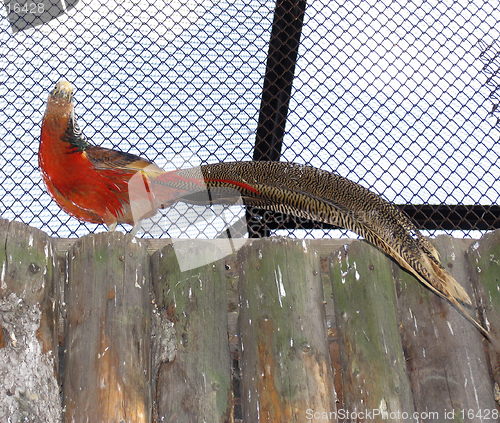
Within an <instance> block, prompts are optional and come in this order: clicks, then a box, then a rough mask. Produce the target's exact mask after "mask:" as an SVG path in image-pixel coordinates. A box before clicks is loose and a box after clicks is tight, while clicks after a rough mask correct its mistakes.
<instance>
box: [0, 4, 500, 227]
mask: <svg viewBox="0 0 500 423" xmlns="http://www.w3.org/2000/svg"><path fill="white" fill-rule="evenodd" d="M274 3H275V2H274V1H267V2H264V1H256V0H254V1H250V0H249V1H248V5H245V3H243V2H241V1H239V2H230V3H228V2H220V1H218V2H213V3H212V2H211V1H198V2H195V1H191V0H188V1H186V2H183V1H181V0H176V1H170V2H161V1H160V2H159V1H151V2H150V3H148V2H146V1H140V2H132V1H124V2H116V3H114V2H106V5H104V4H103V2H98V1H92V2H90V1H86V0H82V1H81V2H80V3H78V4H77V6H76V9H74V10H71V11H70V12H69V13H68V15H67V16H62V17H59V18H58V19H56V20H54V21H51V22H50V23H48V24H45V25H43V26H41V27H37V28H34V29H30V30H28V31H26V32H24V33H17V34H14V35H13V34H12V32H11V30H10V28H9V27H8V21H7V20H6V19H5V11H3V12H2V13H3V14H2V15H1V16H2V17H3V19H2V20H1V21H0V142H1V143H2V152H3V153H2V155H1V157H0V169H2V170H0V181H1V183H0V197H1V198H2V204H1V207H2V209H1V215H2V217H4V218H7V219H16V220H22V221H24V222H26V223H28V224H30V225H32V226H36V227H40V228H42V229H43V230H45V231H47V232H48V233H49V234H50V235H55V233H56V232H57V236H61V237H64V236H69V235H72V236H75V235H78V236H81V235H84V234H85V233H88V231H89V230H94V229H95V225H80V224H79V223H78V222H77V221H76V220H74V219H72V218H69V217H68V216H66V215H65V214H64V213H62V212H60V211H59V210H58V208H57V206H56V205H55V203H53V202H52V201H51V200H50V199H49V197H48V195H47V194H46V193H45V191H44V187H43V184H42V182H41V177H40V175H39V173H38V171H37V157H36V154H37V151H38V137H39V134H40V125H41V119H42V116H43V111H44V109H45V102H46V98H47V95H48V92H49V90H50V89H51V88H52V87H53V85H54V84H55V82H57V81H58V80H59V79H60V78H65V79H68V80H70V81H71V82H72V83H74V85H75V86H76V87H77V92H76V96H75V98H76V102H77V105H76V112H77V115H78V117H79V122H80V126H81V127H82V129H83V131H84V134H85V135H86V136H87V137H89V138H90V139H91V141H92V142H93V143H95V144H98V145H103V146H106V147H116V148H120V149H122V150H125V151H129V152H131V153H134V154H141V155H142V156H145V157H147V158H148V159H150V160H153V161H155V162H156V163H158V164H159V165H160V166H163V167H164V168H166V169H174V168H177V167H188V166H196V165H198V164H200V163H202V162H217V161H234V160H249V159H251V156H252V153H253V151H252V147H253V145H254V142H255V130H256V127H257V120H258V112H259V107H260V96H261V92H262V83H263V75H264V71H265V65H266V55H267V44H268V41H269V36H270V28H271V24H272V19H273V12H274ZM498 3H499V2H498V1H494V2H486V1H484V2H483V1H477V2H474V4H472V3H471V2H466V1H464V0H460V1H430V2H414V3H412V2H406V1H403V0H400V1H399V2H398V1H385V2H383V1H378V0H373V1H365V0H363V1H357V2H351V1H344V2H332V1H327V0H314V1H309V2H308V5H307V9H306V18H305V22H304V29H303V33H302V38H301V46H300V49H299V59H298V63H297V69H296V78H295V81H294V90H293V94H292V101H291V104H290V113H289V120H288V122H287V127H286V129H287V134H286V136H285V145H284V151H283V160H285V161H294V162H298V163H309V164H312V165H314V166H316V167H321V168H324V169H327V170H331V171H334V172H336V173H339V174H341V175H343V176H347V177H349V178H350V179H352V180H354V181H356V182H359V183H361V184H362V185H364V186H366V187H368V188H371V189H372V190H373V191H375V192H377V193H379V194H382V195H383V196H384V197H385V198H386V199H388V200H390V201H394V202H396V203H405V202H409V203H411V202H413V203H417V204H420V203H431V204H438V203H448V204H457V203H464V204H474V203H481V204H497V203H498V198H499V193H500V181H499V180H498V175H500V168H499V164H498V158H499V156H500V145H499V142H498V141H499V139H500V133H499V131H498V128H494V127H493V124H494V123H495V122H496V117H493V116H491V115H489V114H488V112H489V111H490V110H491V107H492V104H491V103H490V102H489V101H487V100H486V98H487V96H488V95H489V88H487V87H484V83H485V81H486V76H485V75H483V74H482V73H481V69H482V66H483V65H482V63H481V62H480V60H479V59H478V57H479V53H480V50H479V47H478V44H477V43H478V40H479V39H482V40H484V41H486V42H487V43H488V44H489V43H490V42H492V41H493V40H497V39H500V34H499V30H498V29H499V28H500V23H499V21H500V8H499V4H498ZM54 216H55V217H54ZM174 219H175V218H174ZM61 222H63V225H62V224H61ZM68 228H69V229H68ZM99 230H102V228H101V229H99ZM170 232H171V233H169V235H170V236H177V235H178V234H179V232H175V231H174V230H173V228H171V231H170Z"/></svg>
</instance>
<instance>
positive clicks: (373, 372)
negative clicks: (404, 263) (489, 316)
mask: <svg viewBox="0 0 500 423" xmlns="http://www.w3.org/2000/svg"><path fill="white" fill-rule="evenodd" d="M331 272H332V281H333V298H334V301H335V314H336V321H337V329H338V335H339V343H340V356H341V363H342V376H343V387H344V398H345V407H346V408H345V409H344V410H342V411H343V413H344V415H347V414H348V413H350V416H351V419H352V421H370V422H371V421H374V422H379V421H387V420H389V421H393V422H404V421H407V417H406V416H410V417H411V416H412V414H413V412H414V408H413V399H412V396H411V390H410V384H409V380H408V377H407V375H406V372H405V370H406V369H405V360H404V354H403V350H402V346H401V342H400V337H399V330H398V320H397V311H396V310H397V308H396V295H395V289H394V282H393V278H392V269H391V260H390V259H388V258H387V257H386V256H385V255H384V254H383V253H382V252H380V251H379V250H377V249H375V248H373V247H371V246H370V245H369V244H367V243H366V242H364V241H356V242H352V243H351V244H350V245H349V246H346V247H345V248H342V249H340V250H338V252H337V253H335V254H333V255H332V261H331ZM339 411H340V410H339ZM352 413H356V414H352ZM360 413H363V414H360ZM369 413H370V414H369ZM385 413H387V414H385ZM339 414H340V413H339ZM356 419H358V420H356ZM347 421H350V420H349V419H347Z"/></svg>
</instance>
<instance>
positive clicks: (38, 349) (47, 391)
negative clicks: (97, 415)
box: [0, 219, 61, 422]
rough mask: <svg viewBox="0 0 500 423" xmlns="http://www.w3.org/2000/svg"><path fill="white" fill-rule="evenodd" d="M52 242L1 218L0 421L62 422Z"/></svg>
mask: <svg viewBox="0 0 500 423" xmlns="http://www.w3.org/2000/svg"><path fill="white" fill-rule="evenodd" d="M53 252H54V250H53V245H52V240H51V239H50V238H49V237H48V236H47V235H46V234H45V233H43V232H42V231H40V230H38V229H34V228H30V227H28V226H26V225H24V224H22V223H19V222H8V221H6V220H2V219H0V268H1V269H0V333H1V334H2V336H1V337H0V338H1V339H0V421H5V422H7V421H53V422H57V421H60V415H61V411H60V400H59V386H58V384H57V378H56V372H57V368H58V325H57V322H58V316H59V284H58V276H59V274H58V272H57V271H56V270H55V268H56V266H55V259H54V254H53Z"/></svg>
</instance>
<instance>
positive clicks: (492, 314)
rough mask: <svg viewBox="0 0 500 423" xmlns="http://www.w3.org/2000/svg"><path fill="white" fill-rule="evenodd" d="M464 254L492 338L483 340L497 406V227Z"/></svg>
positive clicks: (499, 366)
mask: <svg viewBox="0 0 500 423" xmlns="http://www.w3.org/2000/svg"><path fill="white" fill-rule="evenodd" d="M466 256H467V261H468V264H469V273H470V276H471V279H472V282H473V285H474V288H475V291H476V295H477V296H478V303H479V304H480V309H481V314H482V315H481V317H482V319H481V320H482V322H483V324H484V325H485V327H486V329H488V330H489V331H490V333H491V336H492V338H493V339H494V341H493V342H492V343H490V342H486V350H487V354H488V358H489V362H490V368H491V372H492V376H493V379H494V383H495V385H494V393H493V396H494V398H495V401H496V403H497V407H498V408H499V409H500V346H499V345H500V230H496V231H494V232H491V233H489V234H487V235H485V236H484V237H483V238H481V239H480V240H479V241H477V242H476V243H474V244H473V245H472V246H471V247H470V248H469V249H468V250H467V251H466Z"/></svg>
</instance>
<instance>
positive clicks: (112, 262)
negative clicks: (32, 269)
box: [63, 232, 152, 423]
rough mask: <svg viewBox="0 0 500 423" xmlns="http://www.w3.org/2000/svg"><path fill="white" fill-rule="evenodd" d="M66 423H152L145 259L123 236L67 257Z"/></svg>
mask: <svg viewBox="0 0 500 423" xmlns="http://www.w3.org/2000/svg"><path fill="white" fill-rule="evenodd" d="M65 288H66V289H65V294H66V295H65V299H66V305H67V316H66V337H65V348H66V354H65V359H64V395H63V404H64V410H65V413H64V421H66V422H71V423H73V422H75V423H78V422H89V421H96V422H97V421H98V422H100V423H108V422H109V423H120V422H122V421H125V422H127V423H143V422H150V419H151V408H152V407H151V386H150V377H151V355H150V344H151V321H150V318H151V317H150V313H151V310H150V308H151V298H150V275H149V256H148V254H147V251H146V248H145V247H144V246H143V245H141V243H140V242H139V241H137V240H136V239H134V238H132V237H130V236H128V235H127V236H125V235H123V234H121V233H118V232H117V233H101V234H97V235H88V236H85V237H83V238H81V239H80V240H79V241H77V242H76V243H75V244H74V245H73V247H72V248H71V249H70V250H69V251H68V280H67V284H66V287H65Z"/></svg>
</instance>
